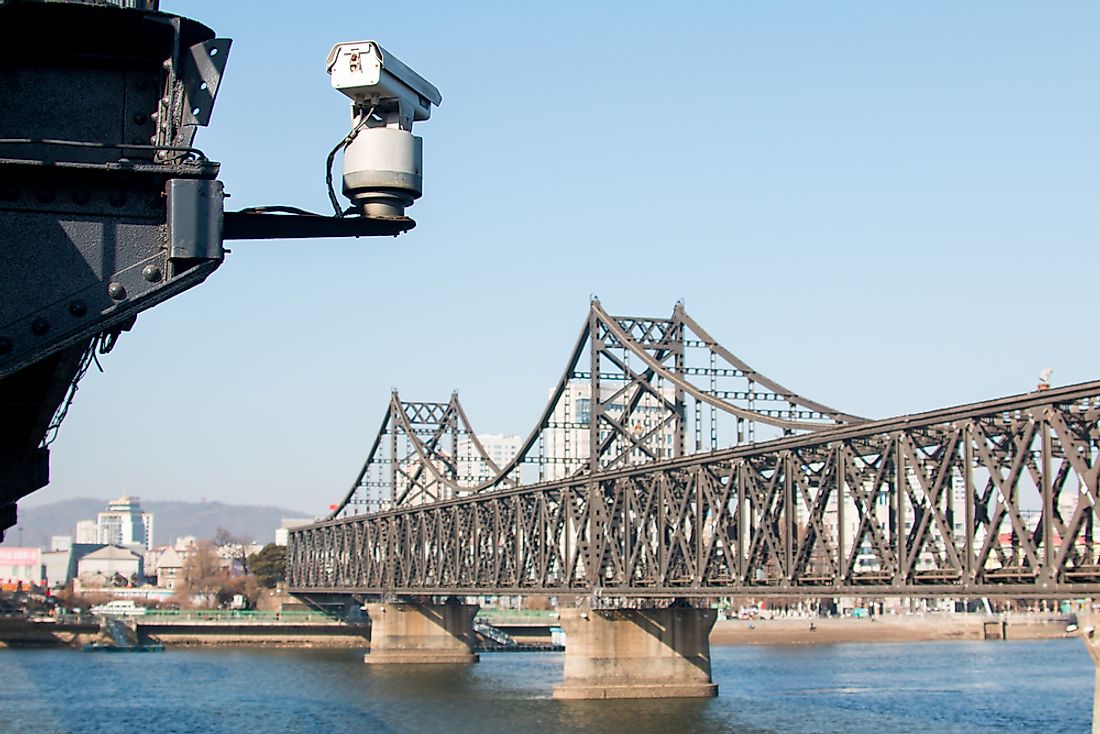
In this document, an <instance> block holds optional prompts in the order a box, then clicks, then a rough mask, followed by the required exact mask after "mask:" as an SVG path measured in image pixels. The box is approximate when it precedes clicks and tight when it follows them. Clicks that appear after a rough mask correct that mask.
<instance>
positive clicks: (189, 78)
mask: <svg viewBox="0 0 1100 734" xmlns="http://www.w3.org/2000/svg"><path fill="white" fill-rule="evenodd" d="M232 44H233V40H232V39H230V38H212V39H210V40H209V41H203V42H202V43H196V44H195V45H194V46H192V47H190V48H189V49H187V51H186V52H185V53H184V54H183V73H182V75H181V76H182V79H181V80H182V81H183V91H184V100H183V101H184V105H185V109H184V110H183V124H184V125H202V126H204V127H205V126H206V125H208V124H209V123H210V113H211V112H213V110H214V99H215V98H216V97H217V96H218V87H219V86H220V85H221V81H222V73H223V72H224V71H225V64H226V62H227V61H228V60H229V47H230V46H231V45H232Z"/></svg>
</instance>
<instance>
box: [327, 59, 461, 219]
mask: <svg viewBox="0 0 1100 734" xmlns="http://www.w3.org/2000/svg"><path fill="white" fill-rule="evenodd" d="M327 69H328V73H329V75H330V76H331V77H332V86H333V88H334V89H338V90H339V91H340V92H342V93H343V94H344V95H346V96H347V97H349V98H350V99H351V122H352V132H351V133H350V134H349V135H348V138H347V140H348V142H347V144H346V146H345V148H344V194H345V195H347V196H348V198H350V199H351V200H352V201H353V202H354V203H355V204H356V206H357V207H359V209H360V210H361V211H362V213H363V215H364V216H366V217H371V218H389V217H403V216H404V215H405V207H407V206H411V205H412V203H413V201H414V200H416V199H418V198H420V195H421V193H422V192H423V159H424V152H423V140H422V139H421V138H418V137H416V136H415V135H413V134H412V126H413V122H422V121H424V120H427V119H428V118H429V117H431V114H432V105H435V106H436V107H438V106H439V104H440V103H441V102H442V101H443V97H442V95H440V93H439V90H438V89H436V88H435V87H434V86H433V85H432V84H431V83H430V82H428V81H427V80H426V79H424V77H422V76H420V75H419V74H417V73H416V72H415V71H413V70H412V69H410V68H409V67H407V66H405V64H403V63H401V61H400V60H399V59H397V57H395V56H393V55H392V54H391V53H389V52H388V51H386V50H385V49H384V48H382V47H381V46H379V45H378V44H377V43H376V42H375V41H353V42H350V43H338V44H336V45H335V46H334V47H333V49H332V51H330V52H329V55H328V61H327Z"/></svg>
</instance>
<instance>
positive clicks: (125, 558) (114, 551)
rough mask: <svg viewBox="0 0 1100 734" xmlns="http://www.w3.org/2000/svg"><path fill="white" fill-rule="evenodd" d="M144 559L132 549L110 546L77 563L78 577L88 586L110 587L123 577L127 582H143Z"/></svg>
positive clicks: (90, 554)
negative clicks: (114, 581) (135, 580)
mask: <svg viewBox="0 0 1100 734" xmlns="http://www.w3.org/2000/svg"><path fill="white" fill-rule="evenodd" d="M142 572H143V558H142V555H141V554H140V553H136V552H134V551H133V550H131V549H130V548H123V547H121V546H117V545H108V546H105V547H103V548H100V549H99V550H97V551H94V552H92V553H89V554H88V555H86V556H84V557H83V558H81V559H80V561H79V562H78V563H77V575H78V576H79V577H80V580H81V582H82V583H83V584H84V585H86V586H108V585H111V584H112V581H113V580H114V579H116V578H117V577H119V576H121V577H122V578H123V579H125V580H126V581H130V580H132V579H134V578H136V579H137V582H138V583H139V584H140V583H141V582H142V581H143V573H142Z"/></svg>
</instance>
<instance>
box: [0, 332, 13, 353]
mask: <svg viewBox="0 0 1100 734" xmlns="http://www.w3.org/2000/svg"><path fill="white" fill-rule="evenodd" d="M14 346H15V345H14V344H12V343H11V339H9V338H7V337H6V336H0V354H7V353H8V352H10V351H11V350H12V348H13V347H14Z"/></svg>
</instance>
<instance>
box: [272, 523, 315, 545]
mask: <svg viewBox="0 0 1100 734" xmlns="http://www.w3.org/2000/svg"><path fill="white" fill-rule="evenodd" d="M313 522H314V520H313V519H312V518H308V517H307V518H301V519H290V518H285V517H284V518H283V519H282V520H281V521H280V522H279V527H278V529H276V530H275V545H282V546H285V545H286V543H287V540H289V539H290V531H291V530H293V529H294V528H300V527H302V526H303V525H310V524H312V523H313Z"/></svg>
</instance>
